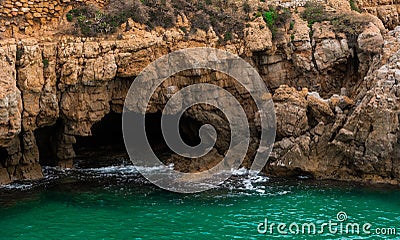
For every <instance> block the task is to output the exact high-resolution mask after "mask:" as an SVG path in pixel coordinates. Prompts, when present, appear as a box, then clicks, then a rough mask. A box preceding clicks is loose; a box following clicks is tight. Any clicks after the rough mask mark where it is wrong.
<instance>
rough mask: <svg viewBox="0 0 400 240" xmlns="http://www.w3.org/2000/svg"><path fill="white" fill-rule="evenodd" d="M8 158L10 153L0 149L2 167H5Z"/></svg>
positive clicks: (0, 164)
mask: <svg viewBox="0 0 400 240" xmlns="http://www.w3.org/2000/svg"><path fill="white" fill-rule="evenodd" d="M7 158H8V152H7V150H6V149H5V148H3V147H0V167H1V166H3V167H5V164H6V161H7Z"/></svg>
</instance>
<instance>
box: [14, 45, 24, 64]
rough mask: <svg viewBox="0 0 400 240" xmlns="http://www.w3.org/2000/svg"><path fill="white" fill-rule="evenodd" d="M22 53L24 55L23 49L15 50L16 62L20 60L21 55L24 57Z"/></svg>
mask: <svg viewBox="0 0 400 240" xmlns="http://www.w3.org/2000/svg"><path fill="white" fill-rule="evenodd" d="M24 53H25V49H24V48H23V47H18V48H17V53H16V58H17V61H19V60H21V58H22V55H24Z"/></svg>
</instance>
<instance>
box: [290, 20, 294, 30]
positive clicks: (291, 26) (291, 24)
mask: <svg viewBox="0 0 400 240" xmlns="http://www.w3.org/2000/svg"><path fill="white" fill-rule="evenodd" d="M293 29H294V21H291V22H290V26H289V30H290V31H292V30H293Z"/></svg>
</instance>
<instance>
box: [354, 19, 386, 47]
mask: <svg viewBox="0 0 400 240" xmlns="http://www.w3.org/2000/svg"><path fill="white" fill-rule="evenodd" d="M357 43H358V46H359V48H360V49H361V50H363V51H365V52H369V53H379V51H380V50H381V49H382V46H383V37H382V34H381V31H380V30H379V28H378V27H377V26H375V25H374V24H373V23H370V24H369V25H368V27H367V28H366V29H365V30H364V32H362V33H361V34H360V35H359V36H358V39H357Z"/></svg>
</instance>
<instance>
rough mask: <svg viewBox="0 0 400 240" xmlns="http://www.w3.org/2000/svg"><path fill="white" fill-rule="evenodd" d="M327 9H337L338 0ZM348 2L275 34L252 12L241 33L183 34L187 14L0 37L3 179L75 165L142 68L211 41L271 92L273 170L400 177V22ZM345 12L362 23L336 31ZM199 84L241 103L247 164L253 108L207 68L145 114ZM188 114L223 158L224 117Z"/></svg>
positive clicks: (165, 92) (166, 88) (183, 77)
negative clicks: (101, 29) (170, 23)
mask: <svg viewBox="0 0 400 240" xmlns="http://www.w3.org/2000/svg"><path fill="white" fill-rule="evenodd" d="M329 4H330V5H329ZM329 4H328V6H327V8H328V10H329V9H331V10H330V11H332V8H334V6H335V4H337V3H335V2H332V3H329ZM342 8H344V10H342V9H341V10H340V11H341V13H343V12H342V11H344V15H340V16H341V18H335V19H334V20H326V21H320V22H315V23H313V24H310V23H309V22H307V21H306V20H305V19H304V18H302V17H301V11H302V9H301V8H300V12H298V11H297V10H295V9H297V8H293V9H292V10H291V11H292V13H291V15H290V17H289V18H290V19H289V21H285V22H284V23H283V24H280V25H278V26H277V27H276V29H275V28H274V29H271V26H268V22H266V21H265V20H264V19H263V18H262V17H259V16H255V17H254V18H251V19H249V21H248V23H247V24H246V25H245V27H244V29H243V32H242V34H243V37H239V36H238V35H235V34H234V33H232V34H233V35H234V36H233V37H229V38H228V37H226V36H225V39H221V35H220V34H217V33H216V32H215V31H214V29H213V28H212V27H211V28H209V29H208V30H207V31H204V30H201V29H198V28H193V29H192V30H191V31H187V29H186V28H190V26H191V22H190V19H188V18H186V17H185V16H179V17H178V19H177V21H176V22H177V25H176V26H175V27H172V28H168V29H165V28H162V27H156V28H153V29H149V28H148V27H147V26H146V25H144V24H140V23H136V22H134V21H132V20H128V21H127V22H126V23H124V24H123V25H122V26H121V28H120V29H122V30H120V32H118V34H116V35H111V36H107V37H106V38H90V37H76V36H75V37H74V36H68V35H62V36H58V35H51V36H49V37H46V38H38V37H35V38H30V37H28V36H25V37H18V38H16V37H14V38H5V39H3V40H2V41H1V42H0V66H1V68H0V69H1V71H0V75H1V78H0V79H1V81H0V95H1V98H0V99H1V100H0V183H2V184H4V183H9V182H12V181H15V180H20V179H37V178H41V177H42V172H41V165H43V164H48V163H50V164H53V165H59V166H61V167H71V166H72V163H73V159H74V157H75V151H74V145H75V144H76V138H77V137H81V136H90V135H91V129H92V127H93V125H94V124H95V123H98V122H100V121H102V119H104V117H105V116H106V115H107V114H109V113H110V112H115V113H121V112H122V106H123V103H124V99H125V95H126V93H127V91H128V88H129V86H130V84H131V83H132V81H134V78H135V76H137V75H138V74H139V73H140V71H141V70H142V69H143V68H144V67H146V66H147V65H148V64H149V63H150V62H152V61H154V60H155V59H157V58H158V57H161V56H163V55H164V54H167V53H169V52H172V51H174V50H177V49H183V48H188V47H205V46H207V47H217V48H220V49H223V50H227V51H229V52H232V53H234V54H237V55H239V56H241V57H242V58H244V59H245V60H246V61H248V62H249V63H250V64H251V65H253V66H254V67H255V68H256V69H258V71H259V73H260V75H261V76H262V78H263V79H264V81H265V83H266V84H267V86H268V87H269V88H270V89H271V90H272V98H273V100H274V104H275V109H276V115H277V139H276V143H275V146H274V150H273V152H272V154H271V157H270V159H269V163H268V165H267V166H266V167H265V171H266V172H268V173H269V174H272V175H279V176H287V175H296V174H310V175H313V176H314V177H316V178H320V179H327V178H329V179H342V180H356V181H365V180H367V181H369V180H370V181H373V182H389V183H393V184H398V183H399V179H400V152H399V151H400V124H399V117H400V114H399V113H400V110H399V107H400V105H399V94H400V92H399V91H400V90H399V84H400V83H399V79H400V52H399V46H400V29H399V28H395V29H394V30H392V31H388V30H387V29H386V28H385V25H383V24H382V22H381V21H380V20H379V19H378V18H377V17H375V16H373V15H370V14H366V13H363V14H360V13H357V12H355V11H351V10H350V5H347V6H344V7H343V5H342ZM348 19H358V21H357V25H355V26H356V27H357V31H356V32H352V33H349V32H348V30H346V29H343V28H340V26H342V25H343V24H353V22H352V21H349V20H348ZM341 21H343V22H341ZM346 21H347V22H346ZM338 23H343V24H342V25H338ZM384 23H385V24H387V22H384ZM338 26H339V27H338ZM386 26H388V25H386ZM350 27H352V26H350ZM390 27H393V26H392V25H390ZM194 80H196V81H200V82H209V83H213V84H216V85H218V86H221V87H224V88H226V89H229V90H230V91H231V92H232V93H233V94H234V96H235V97H236V98H237V99H239V100H240V102H241V104H242V105H243V106H244V107H245V109H246V113H247V115H248V118H249V122H250V123H251V131H252V133H253V140H252V143H251V146H250V150H249V153H248V158H247V160H246V163H245V165H246V164H249V162H251V158H252V156H254V153H255V151H256V149H257V142H258V139H257V137H256V136H257V132H258V131H259V129H258V127H257V126H258V125H257V109H256V108H255V106H254V103H253V102H252V100H251V99H250V96H249V95H248V94H246V93H245V92H243V91H242V90H243V89H241V88H240V87H238V86H237V85H236V84H235V83H234V81H232V80H231V79H229V77H227V76H225V75H223V74H220V73H216V72H208V71H200V72H198V71H188V72H184V73H181V74H178V75H176V76H173V77H172V78H170V79H169V80H168V81H166V82H165V83H164V84H163V85H162V86H161V87H160V88H159V89H158V91H157V93H156V94H155V95H154V97H153V99H152V104H151V106H152V107H151V108H150V109H149V112H150V113H156V112H158V111H160V110H162V107H163V105H164V104H165V102H166V101H167V99H168V98H169V96H170V95H171V94H173V93H174V92H175V91H177V90H179V89H181V88H183V87H185V86H187V85H189V84H190V83H192V82H193V81H194ZM187 117H189V118H191V119H193V120H196V121H198V122H199V123H211V124H213V125H214V126H216V128H217V131H218V132H219V133H222V134H221V136H220V138H219V141H218V142H217V145H216V149H215V150H214V151H213V154H215V156H221V155H223V154H224V150H225V149H226V144H227V143H229V134H227V133H226V132H227V131H228V130H229V129H225V126H226V119H225V118H224V117H223V114H221V113H220V112H218V111H216V110H215V109H212V108H204V107H199V108H195V109H192V110H191V111H188V113H187ZM43 145H44V147H43ZM43 156H46V158H47V159H44V157H43ZM171 159H172V160H171V161H173V162H175V163H178V164H176V167H177V168H180V169H181V170H183V171H191V170H193V169H194V170H201V169H202V166H198V165H199V162H196V163H193V164H192V165H191V164H189V165H187V164H179V161H180V158H179V157H177V156H172V158H171ZM201 161H202V160H201ZM201 161H200V162H201ZM200 165H201V164H200Z"/></svg>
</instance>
